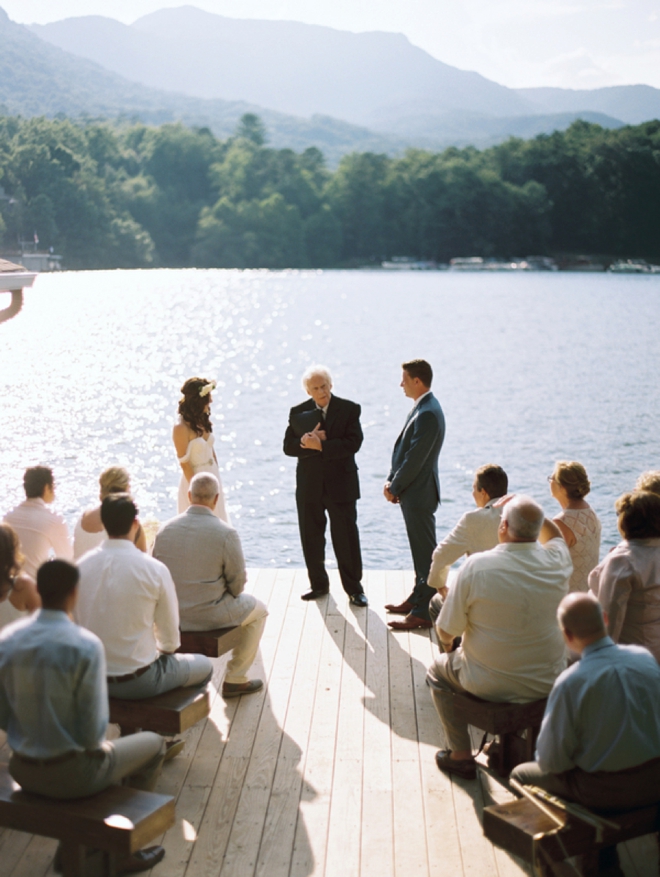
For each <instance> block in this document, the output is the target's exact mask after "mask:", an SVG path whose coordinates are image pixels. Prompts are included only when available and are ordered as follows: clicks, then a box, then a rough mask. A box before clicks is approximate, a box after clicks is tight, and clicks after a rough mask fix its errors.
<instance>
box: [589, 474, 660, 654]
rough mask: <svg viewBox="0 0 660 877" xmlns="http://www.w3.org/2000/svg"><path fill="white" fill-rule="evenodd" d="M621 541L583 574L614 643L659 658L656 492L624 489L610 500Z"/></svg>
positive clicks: (659, 513)
mask: <svg viewBox="0 0 660 877" xmlns="http://www.w3.org/2000/svg"><path fill="white" fill-rule="evenodd" d="M614 507H615V509H616V511H617V513H618V515H619V520H618V526H619V532H620V533H621V535H622V536H623V541H622V542H620V543H619V544H618V545H617V547H616V548H614V549H613V550H612V551H610V553H609V554H608V555H607V557H605V558H604V560H603V561H602V563H600V564H599V565H598V566H597V567H596V569H595V570H594V571H593V572H592V573H591V575H590V576H589V587H590V588H591V590H592V591H593V593H594V594H595V595H596V596H597V597H598V600H599V601H600V603H601V605H602V607H603V609H604V610H605V612H607V614H608V616H609V624H608V631H609V634H610V636H611V637H612V639H613V640H614V641H615V642H618V643H625V644H627V645H628V644H630V645H640V646H645V647H646V648H647V649H648V650H649V651H650V652H651V653H652V654H653V656H654V657H655V659H656V661H658V662H660V496H659V495H658V494H657V493H651V491H648V490H640V491H634V492H633V493H624V494H623V496H621V497H619V499H618V500H617V501H616V503H615V506H614Z"/></svg>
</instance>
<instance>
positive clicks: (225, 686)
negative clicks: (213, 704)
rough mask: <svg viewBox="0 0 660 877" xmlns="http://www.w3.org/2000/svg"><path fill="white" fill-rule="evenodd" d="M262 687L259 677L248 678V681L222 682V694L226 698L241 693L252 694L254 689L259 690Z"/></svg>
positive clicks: (238, 695) (237, 695)
mask: <svg viewBox="0 0 660 877" xmlns="http://www.w3.org/2000/svg"><path fill="white" fill-rule="evenodd" d="M263 687H264V684H263V682H262V681H261V679H250V681H249V682H223V683H222V696H223V697H224V698H225V699H226V698H228V697H240V696H241V695H242V694H254V692H255V691H260V690H261V689H262V688H263Z"/></svg>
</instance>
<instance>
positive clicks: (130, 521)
mask: <svg viewBox="0 0 660 877" xmlns="http://www.w3.org/2000/svg"><path fill="white" fill-rule="evenodd" d="M101 520H102V522H103V526H104V527H105V529H106V531H107V533H108V537H109V538H108V539H107V540H106V541H105V542H103V544H102V545H101V546H100V547H99V548H97V549H95V550H94V551H91V552H89V553H88V554H86V555H85V557H83V558H82V560H81V561H80V563H79V569H80V596H79V600H78V606H77V609H76V620H77V621H78V623H79V624H81V625H82V626H83V627H86V628H87V629H88V630H91V631H92V632H93V633H95V634H96V635H97V636H98V637H99V639H100V640H101V642H102V643H103V646H104V648H105V656H106V663H107V672H108V694H109V695H110V697H120V698H126V699H130V700H140V699H142V698H145V697H153V696H155V695H156V694H162V693H163V692H165V691H170V690H171V689H173V688H179V687H180V686H188V685H203V684H205V683H206V682H208V681H209V679H210V678H211V676H212V674H213V665H212V664H211V661H210V660H209V658H207V657H205V656H204V655H181V654H174V653H175V652H176V650H177V649H178V648H179V645H180V644H181V641H180V638H179V605H178V602H177V597H176V590H175V588H174V582H173V581H172V576H171V575H170V572H169V570H168V569H167V567H166V566H165V564H163V563H161V562H160V561H158V560H154V558H153V557H149V556H148V555H146V554H143V553H142V552H141V551H140V550H139V549H138V548H136V546H135V544H134V541H135V536H136V533H137V530H138V528H139V526H140V522H139V521H138V518H137V507H136V506H135V503H134V502H133V500H132V499H131V497H130V496H129V495H128V494H127V493H114V494H111V495H110V496H107V497H106V498H105V499H104V500H103V502H102V503H101Z"/></svg>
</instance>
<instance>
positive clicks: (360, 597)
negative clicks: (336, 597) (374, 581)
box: [348, 594, 369, 606]
mask: <svg viewBox="0 0 660 877" xmlns="http://www.w3.org/2000/svg"><path fill="white" fill-rule="evenodd" d="M348 599H349V601H350V602H351V603H352V604H353V606H368V605H369V601H368V600H367V595H366V594H349V595H348Z"/></svg>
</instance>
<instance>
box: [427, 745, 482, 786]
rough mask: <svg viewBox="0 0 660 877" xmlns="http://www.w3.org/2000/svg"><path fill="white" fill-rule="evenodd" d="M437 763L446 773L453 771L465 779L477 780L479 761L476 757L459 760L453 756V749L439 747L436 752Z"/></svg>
mask: <svg viewBox="0 0 660 877" xmlns="http://www.w3.org/2000/svg"><path fill="white" fill-rule="evenodd" d="M435 763H436V764H437V765H438V767H439V768H440V770H442V771H444V772H445V773H453V774H455V775H456V776H457V777H461V778H462V779H464V780H476V778H477V763H476V761H475V760H474V758H462V759H461V760H460V761H457V760H456V759H455V758H452V757H451V749H439V750H438V751H437V752H436V753H435Z"/></svg>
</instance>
